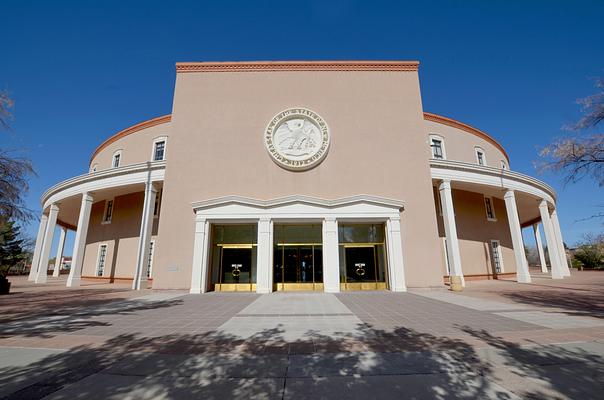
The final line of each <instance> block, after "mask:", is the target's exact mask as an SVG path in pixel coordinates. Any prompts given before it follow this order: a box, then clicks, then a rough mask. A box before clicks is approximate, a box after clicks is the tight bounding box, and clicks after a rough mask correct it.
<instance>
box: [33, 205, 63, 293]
mask: <svg viewBox="0 0 604 400" xmlns="http://www.w3.org/2000/svg"><path fill="white" fill-rule="evenodd" d="M58 216H59V206H57V205H56V204H51V205H50V211H49V212H48V223H47V224H46V230H45V232H44V242H42V250H40V261H39V263H38V273H37V274H36V283H46V281H47V275H48V261H49V260H50V250H51V248H52V238H53V236H54V233H55V227H56V225H57V217H58Z"/></svg>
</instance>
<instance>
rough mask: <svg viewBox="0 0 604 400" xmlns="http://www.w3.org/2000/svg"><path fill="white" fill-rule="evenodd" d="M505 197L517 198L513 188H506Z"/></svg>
mask: <svg viewBox="0 0 604 400" xmlns="http://www.w3.org/2000/svg"><path fill="white" fill-rule="evenodd" d="M503 198H504V199H515V198H516V195H515V194H514V191H513V190H512V189H506V191H505V194H504V195H503Z"/></svg>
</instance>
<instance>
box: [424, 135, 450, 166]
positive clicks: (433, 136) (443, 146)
mask: <svg viewBox="0 0 604 400" xmlns="http://www.w3.org/2000/svg"><path fill="white" fill-rule="evenodd" d="M433 139H436V140H439V141H440V145H441V150H442V152H443V158H442V160H446V159H447V150H446V149H445V138H444V137H442V136H440V135H436V134H431V135H430V136H429V139H428V144H429V145H430V158H433V159H435V160H440V159H439V158H435V157H434V148H433V147H432V140H433Z"/></svg>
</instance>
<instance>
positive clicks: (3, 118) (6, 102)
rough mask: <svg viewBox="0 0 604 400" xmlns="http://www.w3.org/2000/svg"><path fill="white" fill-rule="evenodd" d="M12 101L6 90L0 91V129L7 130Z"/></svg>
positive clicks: (10, 116)
mask: <svg viewBox="0 0 604 400" xmlns="http://www.w3.org/2000/svg"><path fill="white" fill-rule="evenodd" d="M13 104H14V102H13V99H11V98H10V96H9V94H8V92H7V91H6V90H2V91H0V127H2V128H4V129H9V125H8V120H10V119H11V118H12V116H13V115H12V113H11V112H10V109H11V108H13Z"/></svg>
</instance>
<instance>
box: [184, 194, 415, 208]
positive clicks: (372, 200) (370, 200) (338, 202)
mask: <svg viewBox="0 0 604 400" xmlns="http://www.w3.org/2000/svg"><path fill="white" fill-rule="evenodd" d="M358 203H366V204H375V205H378V206H386V207H391V208H396V209H398V210H399V211H402V210H403V209H404V206H405V204H404V203H403V202H402V201H400V200H393V199H387V198H383V197H377V196H369V195H358V196H351V197H343V198H340V199H335V200H325V199H320V198H316V197H310V196H287V197H280V198H277V199H272V200H258V199H252V198H249V197H241V196H225V197H219V198H216V199H210V200H204V201H197V202H194V203H191V206H192V207H193V210H194V211H197V210H203V209H206V208H212V207H216V206H224V205H228V204H241V205H246V206H252V207H257V208H263V209H267V208H271V207H278V206H285V205H289V204H309V205H314V206H319V207H328V208H333V207H341V206H346V205H351V204H358Z"/></svg>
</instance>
